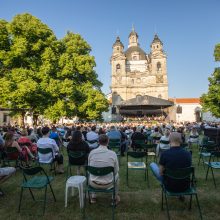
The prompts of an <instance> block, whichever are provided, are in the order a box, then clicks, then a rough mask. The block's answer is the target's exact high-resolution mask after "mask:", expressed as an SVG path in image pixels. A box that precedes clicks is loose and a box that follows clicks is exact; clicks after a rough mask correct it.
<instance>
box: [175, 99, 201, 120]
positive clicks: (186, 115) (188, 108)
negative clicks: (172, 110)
mask: <svg viewBox="0 0 220 220" xmlns="http://www.w3.org/2000/svg"><path fill="white" fill-rule="evenodd" d="M178 105H180V106H182V114H177V113H176V120H177V122H184V121H189V122H194V121H195V120H196V117H195V108H196V107H199V108H202V106H201V105H200V104H198V103H190V104H186V103H182V104H181V103H178V104H176V106H178Z"/></svg>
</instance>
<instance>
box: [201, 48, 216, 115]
mask: <svg viewBox="0 0 220 220" xmlns="http://www.w3.org/2000/svg"><path fill="white" fill-rule="evenodd" d="M214 56H215V60H216V61H220V44H217V45H216V47H215V51H214ZM201 100H202V106H203V108H204V109H205V110H207V111H210V112H212V114H213V115H214V116H216V117H220V68H219V67H218V68H215V71H214V73H213V74H212V76H211V77H209V90H208V93H207V94H203V95H202V97H201Z"/></svg>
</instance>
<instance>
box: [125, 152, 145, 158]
mask: <svg viewBox="0 0 220 220" xmlns="http://www.w3.org/2000/svg"><path fill="white" fill-rule="evenodd" d="M129 156H130V157H133V158H144V157H146V156H147V154H146V152H142V151H129V152H127V158H128V157H129Z"/></svg>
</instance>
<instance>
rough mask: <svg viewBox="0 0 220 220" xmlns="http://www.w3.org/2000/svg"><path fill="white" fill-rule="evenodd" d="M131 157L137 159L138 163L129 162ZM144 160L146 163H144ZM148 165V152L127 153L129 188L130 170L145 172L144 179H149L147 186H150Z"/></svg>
mask: <svg viewBox="0 0 220 220" xmlns="http://www.w3.org/2000/svg"><path fill="white" fill-rule="evenodd" d="M129 157H131V158H135V159H137V160H138V161H129ZM143 159H145V161H144V162H143ZM147 167H148V165H147V154H146V152H143V151H133V152H132V151H131V152H130V151H129V152H127V175H126V180H127V186H128V171H129V170H143V171H144V179H145V181H146V179H147V184H148V186H149V178H148V168H147ZM146 173H147V178H146Z"/></svg>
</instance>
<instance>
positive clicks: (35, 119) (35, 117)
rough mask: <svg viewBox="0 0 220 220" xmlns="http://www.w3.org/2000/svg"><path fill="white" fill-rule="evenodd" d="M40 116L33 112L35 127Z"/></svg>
mask: <svg viewBox="0 0 220 220" xmlns="http://www.w3.org/2000/svg"><path fill="white" fill-rule="evenodd" d="M38 117H39V115H35V114H33V126H34V127H37V121H38Z"/></svg>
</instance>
